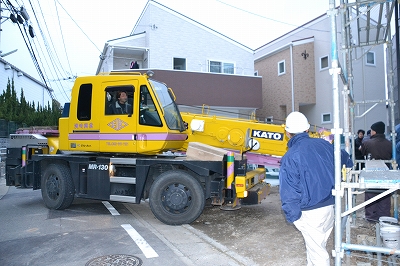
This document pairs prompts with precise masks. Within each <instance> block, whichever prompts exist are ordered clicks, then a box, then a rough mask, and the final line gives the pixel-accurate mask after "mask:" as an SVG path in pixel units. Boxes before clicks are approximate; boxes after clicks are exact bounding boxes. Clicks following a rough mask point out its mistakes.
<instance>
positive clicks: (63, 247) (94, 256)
mask: <svg viewBox="0 0 400 266" xmlns="http://www.w3.org/2000/svg"><path fill="white" fill-rule="evenodd" d="M117 261H118V262H119V263H122V264H118V265H151V266H157V265H162V266H169V265H171V266H172V265H174V266H179V265H224V266H225V265H246V266H248V265H257V264H256V263H255V262H254V261H252V260H251V259H249V258H246V257H243V256H241V255H239V254H237V253H236V252H235V251H233V250H231V249H229V248H228V247H226V246H224V245H221V244H220V243H218V242H217V241H215V240H214V239H212V238H210V237H209V236H207V235H206V234H204V233H202V232H201V231H200V230H197V229H195V228H194V227H192V226H190V225H182V226H168V225H165V224H163V223H161V222H159V221H158V220H157V219H156V218H155V217H154V216H153V214H152V213H151V211H150V208H149V206H148V203H147V202H142V203H141V204H139V205H136V204H126V203H117V202H101V201H94V200H85V199H75V200H74V202H73V204H72V206H71V207H70V208H68V209H66V210H59V211H58V210H49V209H47V208H46V207H45V206H44V203H43V202H42V198H41V191H40V190H37V191H33V190H31V189H19V188H15V187H6V186H5V179H4V177H0V265H8V266H12V265H18V266H20V265H41V266H42V265H47V266H52V265H57V266H58V265H65V266H78V265H88V266H91V265H117V264H116V263H117ZM107 262H108V263H110V262H112V263H115V264H106V263H107ZM101 263H103V264H101Z"/></svg>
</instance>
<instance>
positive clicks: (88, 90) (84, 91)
mask: <svg viewBox="0 0 400 266" xmlns="http://www.w3.org/2000/svg"><path fill="white" fill-rule="evenodd" d="M91 110H92V84H82V85H81V87H80V88H79V95H78V108H77V113H76V114H77V118H78V120H80V121H89V120H90V119H91V118H92V111H91Z"/></svg>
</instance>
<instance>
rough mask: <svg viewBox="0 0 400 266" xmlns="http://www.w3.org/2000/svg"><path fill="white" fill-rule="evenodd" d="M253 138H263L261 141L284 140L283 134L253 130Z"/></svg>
mask: <svg viewBox="0 0 400 266" xmlns="http://www.w3.org/2000/svg"><path fill="white" fill-rule="evenodd" d="M251 137H252V138H261V139H272V140H283V133H278V132H269V131H263V130H254V129H253V130H252V132H251Z"/></svg>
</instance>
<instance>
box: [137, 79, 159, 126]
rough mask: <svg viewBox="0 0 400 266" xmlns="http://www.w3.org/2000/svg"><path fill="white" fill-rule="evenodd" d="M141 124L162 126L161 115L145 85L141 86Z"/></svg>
mask: <svg viewBox="0 0 400 266" xmlns="http://www.w3.org/2000/svg"><path fill="white" fill-rule="evenodd" d="M139 124H140V125H147V126H162V123H161V119H160V116H159V114H158V112H157V109H156V106H155V105H154V102H153V99H152V98H151V95H150V93H149V91H148V89H147V87H146V86H145V85H142V86H140V102H139Z"/></svg>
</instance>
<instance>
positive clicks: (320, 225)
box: [294, 205, 335, 266]
mask: <svg viewBox="0 0 400 266" xmlns="http://www.w3.org/2000/svg"><path fill="white" fill-rule="evenodd" d="M334 215H335V213H334V209H333V205H329V206H326V207H322V208H318V209H315V210H309V211H302V212H301V217H300V219H298V220H297V221H295V222H294V225H295V226H296V228H297V229H299V231H300V232H301V233H302V235H303V237H304V242H305V244H306V249H307V266H329V265H330V258H329V253H328V252H327V250H326V242H327V241H328V238H329V235H330V234H331V232H332V229H333V224H334Z"/></svg>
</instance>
